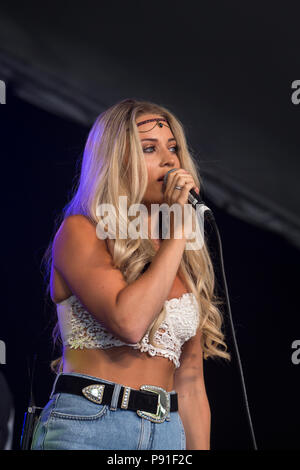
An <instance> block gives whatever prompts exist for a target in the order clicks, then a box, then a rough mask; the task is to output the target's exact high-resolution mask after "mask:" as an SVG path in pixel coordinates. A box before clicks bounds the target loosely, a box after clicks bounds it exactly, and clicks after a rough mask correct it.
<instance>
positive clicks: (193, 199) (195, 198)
mask: <svg viewBox="0 0 300 470" xmlns="http://www.w3.org/2000/svg"><path fill="white" fill-rule="evenodd" d="M188 199H189V202H190V203H191V204H192V205H193V207H194V208H196V206H197V205H200V206H203V207H204V214H203V218H204V223H205V217H206V215H205V213H207V219H209V221H210V222H211V224H212V226H213V228H214V231H215V233H216V235H217V239H218V251H219V260H220V266H221V272H222V280H223V286H224V292H225V299H226V305H227V311H228V317H229V322H230V328H231V333H232V338H233V344H234V349H235V353H236V358H237V362H238V370H239V373H240V379H241V384H242V389H243V398H244V404H245V407H246V414H247V418H248V424H249V428H250V433H251V439H252V443H253V447H254V450H258V449H257V444H256V438H255V434H254V429H253V424H252V419H251V414H250V409H249V403H248V398H247V391H246V385H245V379H244V374H243V367H242V362H241V358H240V354H239V348H238V344H237V339H236V336H235V331H234V324H233V319H232V314H231V308H230V301H229V295H228V288H227V282H226V275H225V269H224V260H223V251H222V241H221V237H220V233H219V230H218V226H217V224H216V221H215V218H214V215H213V212H212V210H211V209H210V208H209V207H207V206H206V205H205V204H204V202H203V201H202V200H200V196H199V195H198V194H197V193H196V192H195V191H194V190H190V193H189V196H188ZM197 213H198V211H196V214H197ZM197 215H199V216H200V214H197Z"/></svg>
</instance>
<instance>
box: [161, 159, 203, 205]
mask: <svg viewBox="0 0 300 470" xmlns="http://www.w3.org/2000/svg"><path fill="white" fill-rule="evenodd" d="M175 170H178V168H172V170H169V171H168V172H167V173H166V174H165V176H164V183H163V191H164V190H165V188H166V186H167V180H168V176H169V173H171V172H172V171H175ZM188 202H189V203H190V204H192V206H193V208H194V209H196V206H197V205H200V206H201V205H202V206H205V207H206V209H208V210H209V211H211V209H210V208H209V207H207V206H206V205H205V203H204V202H203V201H202V199H201V197H200V195H199V194H197V193H196V191H194V190H193V189H190V191H189V195H188Z"/></svg>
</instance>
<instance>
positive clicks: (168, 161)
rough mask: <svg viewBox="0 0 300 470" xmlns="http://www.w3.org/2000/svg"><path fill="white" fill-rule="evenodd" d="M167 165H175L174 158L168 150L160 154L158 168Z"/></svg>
mask: <svg viewBox="0 0 300 470" xmlns="http://www.w3.org/2000/svg"><path fill="white" fill-rule="evenodd" d="M165 165H169V166H170V167H172V166H174V165H175V157H174V155H172V154H171V153H170V152H169V151H168V150H166V151H164V152H162V155H161V161H160V166H165Z"/></svg>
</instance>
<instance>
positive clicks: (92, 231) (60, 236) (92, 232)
mask: <svg viewBox="0 0 300 470" xmlns="http://www.w3.org/2000/svg"><path fill="white" fill-rule="evenodd" d="M92 251H93V252H95V251H96V252H99V254H100V253H101V255H102V256H104V257H105V256H107V255H108V256H109V250H108V245H107V243H106V241H105V240H101V239H99V238H98V237H97V232H96V225H95V224H94V223H93V222H92V221H91V220H89V219H88V218H87V217H86V216H84V215H81V214H76V215H70V216H68V217H66V218H65V219H64V220H63V221H62V223H61V225H60V227H59V229H58V230H57V232H56V235H55V237H54V240H53V248H52V259H53V264H54V266H55V267H58V268H59V265H60V263H61V261H62V260H63V259H65V256H67V255H68V253H70V254H72V256H74V255H75V254H76V252H77V253H78V254H79V252H80V253H81V254H86V255H87V254H88V253H91V252H92Z"/></svg>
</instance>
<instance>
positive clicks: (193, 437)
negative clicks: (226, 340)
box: [174, 331, 211, 450]
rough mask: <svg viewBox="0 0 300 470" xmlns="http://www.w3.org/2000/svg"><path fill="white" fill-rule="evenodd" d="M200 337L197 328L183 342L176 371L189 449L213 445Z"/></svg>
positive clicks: (205, 447)
mask: <svg viewBox="0 0 300 470" xmlns="http://www.w3.org/2000/svg"><path fill="white" fill-rule="evenodd" d="M200 337H201V332H200V331H198V332H197V334H196V335H195V336H193V337H192V338H191V339H190V340H188V341H187V342H186V343H185V344H184V345H183V348H182V354H181V357H180V363H181V364H180V367H179V368H178V369H176V371H175V375H174V389H175V390H176V392H177V393H178V412H179V414H180V418H181V420H182V423H183V427H184V430H185V435H186V448H187V450H209V449H210V426H211V413H210V406H209V402H208V398H207V394H206V390H205V383H204V375H203V352H202V348H201V345H200Z"/></svg>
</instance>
